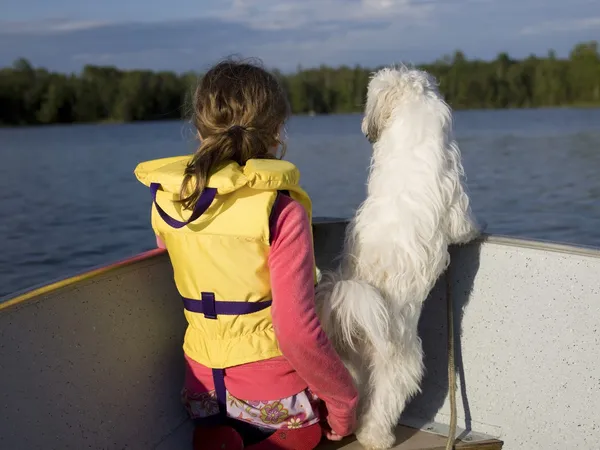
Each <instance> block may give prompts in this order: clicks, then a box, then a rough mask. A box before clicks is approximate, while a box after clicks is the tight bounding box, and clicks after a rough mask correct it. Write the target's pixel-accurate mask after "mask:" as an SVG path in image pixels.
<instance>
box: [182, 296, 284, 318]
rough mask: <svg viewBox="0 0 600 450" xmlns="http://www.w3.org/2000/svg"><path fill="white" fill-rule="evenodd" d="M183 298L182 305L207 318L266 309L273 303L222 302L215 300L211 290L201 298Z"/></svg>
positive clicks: (238, 314)
mask: <svg viewBox="0 0 600 450" xmlns="http://www.w3.org/2000/svg"><path fill="white" fill-rule="evenodd" d="M182 299H183V307H184V308H185V309H186V310H188V311H190V312H194V313H199V314H204V317H206V318H207V319H216V318H217V316H218V315H222V316H243V315H244V314H252V313H255V312H259V311H262V310H263V309H267V308H268V307H269V306H271V304H272V303H273V301H272V300H267V301H264V302H254V303H250V302H224V301H218V302H217V301H215V294H213V293H212V292H203V293H202V300H195V299H192V298H185V297H182Z"/></svg>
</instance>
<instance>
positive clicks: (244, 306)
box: [182, 292, 273, 419]
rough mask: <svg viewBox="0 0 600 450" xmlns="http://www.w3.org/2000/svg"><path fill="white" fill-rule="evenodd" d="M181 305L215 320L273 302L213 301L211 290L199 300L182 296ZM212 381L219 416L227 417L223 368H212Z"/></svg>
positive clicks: (265, 306) (269, 304)
mask: <svg viewBox="0 0 600 450" xmlns="http://www.w3.org/2000/svg"><path fill="white" fill-rule="evenodd" d="M182 299H183V307H184V308H185V309H186V310H187V311H190V312H195V313H199V314H204V317H205V318H207V319H213V320H216V319H217V316H219V315H225V316H242V315H245V314H252V313H255V312H258V311H262V310H263V309H266V308H268V307H269V306H271V304H272V303H273V301H272V300H267V301H264V302H255V303H249V302H226V301H215V294H214V293H212V292H203V293H202V299H201V300H195V299H192V298H186V297H182ZM212 375H213V381H214V383H215V393H216V394H217V404H218V405H219V416H220V418H221V419H224V418H226V417H227V390H226V389H225V369H212Z"/></svg>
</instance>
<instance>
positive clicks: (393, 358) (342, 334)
mask: <svg viewBox="0 0 600 450" xmlns="http://www.w3.org/2000/svg"><path fill="white" fill-rule="evenodd" d="M451 128H452V114H451V110H450V108H449V107H448V105H447V104H446V103H445V102H444V101H443V99H442V97H441V96H440V94H439V92H438V90H437V86H436V84H435V81H434V80H433V78H432V77H430V76H429V75H428V74H427V73H425V72H423V71H419V70H413V69H409V68H406V67H403V66H402V67H398V68H386V69H383V70H381V71H379V72H377V73H376V74H375V75H374V76H373V78H372V79H371V81H370V83H369V88H368V95H367V105H366V111H365V118H364V120H363V125H362V129H363V132H364V133H365V134H366V135H368V137H369V140H371V141H372V142H374V144H373V157H372V163H371V170H370V175H369V180H368V195H367V199H366V200H365V201H364V203H363V204H362V205H361V206H360V208H359V209H358V211H357V213H356V215H355V217H354V219H353V220H352V222H351V223H350V225H349V227H348V230H347V234H346V242H345V246H344V252H343V255H342V263H341V266H340V268H339V270H337V271H336V272H333V273H325V274H323V279H322V281H321V283H320V284H319V287H318V290H317V306H318V311H319V316H320V319H321V321H322V324H323V327H324V329H325V331H326V332H327V334H328V336H329V337H330V339H331V340H332V342H333V343H334V345H335V347H336V349H337V351H338V352H339V354H340V356H341V357H342V359H343V360H344V362H345V364H346V365H347V367H348V368H349V370H350V372H351V373H352V375H353V377H354V378H355V381H356V383H357V386H358V387H359V391H360V395H361V402H360V406H359V428H358V431H357V437H358V440H359V441H360V443H361V444H362V445H363V446H364V447H366V448H369V449H386V448H390V447H391V446H393V444H394V441H395V436H394V430H395V427H396V425H397V423H398V420H399V418H400V415H401V413H402V411H403V410H404V407H405V406H406V403H407V401H408V400H409V399H410V398H411V397H412V396H413V395H415V394H416V393H417V392H419V390H420V382H421V378H422V376H423V351H422V346H421V340H420V338H419V336H418V334H417V325H418V321H419V316H420V314H421V309H422V306H423V302H424V301H425V299H426V298H427V296H428V294H429V292H430V291H431V289H432V288H433V286H434V284H435V282H436V280H437V279H438V277H439V276H440V275H441V274H442V273H443V272H444V270H445V269H446V268H447V266H448V264H449V261H450V256H449V253H448V245H449V244H458V243H466V242H468V241H470V240H472V239H473V238H474V237H476V236H477V235H478V227H477V225H476V222H475V220H474V219H473V217H472V215H471V211H470V207H469V199H468V197H467V195H466V193H465V190H464V186H463V180H462V178H463V168H462V164H461V159H460V152H459V149H458V146H457V145H456V143H455V141H454V140H453V138H452V130H451Z"/></svg>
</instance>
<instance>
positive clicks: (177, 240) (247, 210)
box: [135, 156, 316, 380]
mask: <svg viewBox="0 0 600 450" xmlns="http://www.w3.org/2000/svg"><path fill="white" fill-rule="evenodd" d="M189 159H190V157H189V156H179V157H172V158H164V159H159V160H154V161H148V162H143V163H141V164H139V165H138V166H137V168H136V169H135V175H136V176H137V178H138V180H139V181H141V182H142V183H143V184H144V185H146V186H149V187H150V188H151V190H152V192H153V194H154V195H155V197H154V198H155V201H154V204H153V207H152V228H153V229H154V232H155V233H156V234H157V235H158V236H159V237H160V238H161V239H162V240H163V241H164V243H165V245H166V247H167V251H168V253H169V257H170V259H171V263H172V265H173V272H174V276H175V284H176V286H177V289H178V291H179V293H180V294H181V296H182V297H183V301H184V308H185V310H184V311H185V316H186V318H187V321H188V328H187V331H186V335H185V341H184V351H185V353H186V354H187V355H188V356H189V357H190V358H192V359H193V360H194V361H197V362H199V363H201V364H203V365H205V366H207V367H211V368H213V369H225V368H228V367H232V366H237V365H240V364H246V363H250V362H255V361H260V360H265V359H269V358H273V357H276V356H280V355H281V351H280V350H279V346H278V344H277V340H276V338H275V333H274V331H273V323H272V320H271V308H270V304H271V285H270V275H269V267H268V256H269V251H270V217H271V211H272V210H273V207H274V205H275V202H276V201H277V199H278V198H279V197H278V196H279V195H281V194H280V191H287V193H288V195H290V196H291V197H292V198H293V199H294V200H296V201H298V202H299V203H300V204H301V205H302V206H303V207H304V208H305V210H306V212H307V214H308V217H309V220H311V219H312V217H311V216H312V209H311V201H310V198H309V197H308V195H307V194H306V193H305V192H304V190H302V189H301V188H300V187H299V185H298V182H299V179H300V173H299V171H298V169H297V168H296V167H295V166H294V165H293V164H291V163H289V162H286V161H280V160H269V159H253V160H249V161H248V162H247V164H246V165H245V166H243V167H241V166H239V165H238V164H237V163H235V162H230V163H228V164H226V165H224V166H223V167H221V168H220V169H219V170H217V171H216V172H214V173H213V174H212V175H211V176H210V177H209V179H208V183H207V187H206V189H204V192H203V193H202V196H201V198H200V200H199V201H198V203H197V205H196V207H195V208H194V210H193V211H189V210H185V209H183V208H182V206H181V205H180V204H179V203H178V202H177V200H178V199H179V191H180V187H181V183H182V180H183V173H184V169H185V166H186V164H187V163H188V161H189ZM315 270H316V267H315ZM315 281H316V272H315ZM221 378H222V375H221ZM215 380H217V378H216V377H215Z"/></svg>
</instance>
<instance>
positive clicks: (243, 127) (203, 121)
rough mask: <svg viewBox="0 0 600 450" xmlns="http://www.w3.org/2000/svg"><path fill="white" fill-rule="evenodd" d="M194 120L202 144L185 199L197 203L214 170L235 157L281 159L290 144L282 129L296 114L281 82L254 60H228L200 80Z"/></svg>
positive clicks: (242, 160) (187, 174) (241, 162)
mask: <svg viewBox="0 0 600 450" xmlns="http://www.w3.org/2000/svg"><path fill="white" fill-rule="evenodd" d="M193 101H194V103H193V118H192V121H193V123H194V125H195V127H196V129H197V130H198V133H199V134H200V138H201V142H200V147H199V148H198V150H196V153H195V154H194V156H193V158H192V159H191V161H190V162H189V163H188V165H187V167H186V169H185V175H184V178H183V183H182V184H181V191H180V196H179V198H180V202H181V203H182V205H183V207H184V208H186V209H191V208H193V207H194V205H195V204H196V202H197V201H198V198H199V197H200V195H201V194H202V191H203V190H204V188H205V187H206V183H207V181H208V177H209V176H210V173H211V171H213V170H216V169H217V168H218V166H220V165H222V164H224V163H226V162H229V161H235V162H237V163H238V164H239V165H242V166H243V165H245V164H246V162H247V161H248V160H249V159H253V158H265V159H266V158H275V152H274V149H276V148H277V147H278V146H281V147H282V153H284V152H285V144H284V142H283V140H282V139H281V137H280V135H279V133H280V132H281V130H282V127H283V125H284V123H285V121H286V120H287V118H288V116H289V114H290V107H289V103H288V100H287V96H286V94H285V92H284V90H283V88H282V86H281V85H280V83H279V82H278V80H277V79H276V78H275V77H274V76H273V75H271V74H270V73H269V72H267V71H266V70H264V69H262V68H261V67H259V66H257V65H253V64H251V63H248V62H235V61H231V60H229V61H224V62H221V63H219V64H217V65H216V66H214V67H213V68H212V69H210V70H209V71H208V72H207V73H206V75H204V77H203V78H202V80H201V81H200V84H199V86H198V87H197V88H196V91H195V93H194V100H193Z"/></svg>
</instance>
